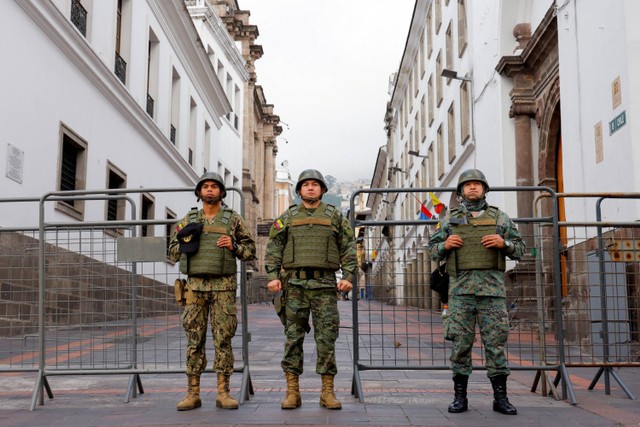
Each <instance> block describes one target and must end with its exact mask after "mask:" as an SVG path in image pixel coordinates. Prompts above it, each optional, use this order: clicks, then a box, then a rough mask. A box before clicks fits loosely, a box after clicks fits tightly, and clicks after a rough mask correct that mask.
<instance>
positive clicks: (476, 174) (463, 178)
mask: <svg viewBox="0 0 640 427" xmlns="http://www.w3.org/2000/svg"><path fill="white" fill-rule="evenodd" d="M469 181H479V182H481V183H482V186H483V187H484V192H485V193H488V192H489V183H488V182H487V178H485V176H484V174H483V173H482V172H480V171H479V170H478V169H467V170H466V171H464V172H462V173H461V174H460V176H459V177H458V187H457V193H458V196H462V186H463V185H464V183H465V182H469Z"/></svg>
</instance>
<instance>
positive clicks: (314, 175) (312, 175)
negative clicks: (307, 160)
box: [296, 169, 329, 194]
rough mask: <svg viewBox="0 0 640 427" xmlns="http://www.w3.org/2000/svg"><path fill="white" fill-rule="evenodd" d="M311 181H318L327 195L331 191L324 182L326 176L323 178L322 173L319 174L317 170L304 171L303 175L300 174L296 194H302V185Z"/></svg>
mask: <svg viewBox="0 0 640 427" xmlns="http://www.w3.org/2000/svg"><path fill="white" fill-rule="evenodd" d="M310 179H315V180H316V181H318V182H319V183H320V187H322V189H323V190H324V192H325V193H326V192H327V191H329V190H328V188H327V184H326V182H325V181H324V176H322V174H321V173H320V172H318V171H317V170H315V169H306V170H303V171H302V173H301V174H300V177H299V178H298V183H297V184H296V194H297V193H298V192H300V187H302V183H303V182H305V181H308V180H310Z"/></svg>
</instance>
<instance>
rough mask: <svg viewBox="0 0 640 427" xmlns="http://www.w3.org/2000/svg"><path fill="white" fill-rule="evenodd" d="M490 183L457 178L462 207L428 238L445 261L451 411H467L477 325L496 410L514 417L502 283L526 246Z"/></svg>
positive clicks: (477, 176) (474, 175) (477, 177)
mask: <svg viewBox="0 0 640 427" xmlns="http://www.w3.org/2000/svg"><path fill="white" fill-rule="evenodd" d="M488 192H489V183H488V182H487V179H486V178H485V176H484V174H483V173H482V172H481V171H479V170H477V169H470V170H467V171H465V172H463V173H462V174H460V177H459V179H458V186H457V194H458V198H459V200H460V202H461V204H460V206H459V207H457V208H453V209H451V211H449V212H448V213H447V214H446V215H445V217H444V218H443V220H442V221H441V222H440V224H439V225H438V229H437V231H436V233H434V234H433V235H432V236H431V238H430V239H429V243H428V249H429V253H430V255H431V258H432V259H434V260H438V261H439V260H442V259H445V258H446V260H447V271H448V273H449V277H450V283H449V317H447V318H446V319H445V324H444V329H445V338H446V339H447V340H449V341H452V342H453V348H452V350H451V358H450V360H451V366H452V370H453V383H454V401H453V402H452V403H451V404H450V405H449V408H448V411H449V412H454V413H457V412H464V411H466V410H467V407H468V403H467V382H468V379H469V375H470V374H471V371H472V364H471V352H472V347H473V341H474V338H475V328H476V321H477V323H478V326H479V328H480V335H481V337H482V342H483V343H484V348H485V353H486V367H487V376H488V377H489V379H490V380H491V385H492V386H493V396H494V401H493V410H494V411H497V412H500V413H503V414H507V415H516V414H517V413H518V411H517V410H516V408H515V407H514V406H513V405H512V404H511V403H509V399H508V398H507V376H508V375H509V373H510V371H509V367H508V366H507V360H506V356H505V353H504V346H505V344H506V342H507V338H508V335H509V322H508V315H507V305H506V290H505V283H504V271H505V256H508V257H509V258H511V259H514V260H518V259H520V258H521V257H522V255H523V254H524V250H525V243H524V241H523V240H522V237H521V236H520V233H519V232H518V229H517V228H516V225H515V224H514V223H513V221H512V220H511V219H510V218H509V217H508V216H507V214H506V213H504V212H502V211H501V210H499V209H498V208H496V207H494V206H490V205H488V204H487V201H486V193H488Z"/></svg>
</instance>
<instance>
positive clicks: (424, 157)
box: [407, 150, 428, 159]
mask: <svg viewBox="0 0 640 427" xmlns="http://www.w3.org/2000/svg"><path fill="white" fill-rule="evenodd" d="M407 154H409V155H410V156H414V157H422V158H423V159H426V158H427V157H428V156H423V155H422V154H420V153H419V152H418V151H415V150H409V151H407Z"/></svg>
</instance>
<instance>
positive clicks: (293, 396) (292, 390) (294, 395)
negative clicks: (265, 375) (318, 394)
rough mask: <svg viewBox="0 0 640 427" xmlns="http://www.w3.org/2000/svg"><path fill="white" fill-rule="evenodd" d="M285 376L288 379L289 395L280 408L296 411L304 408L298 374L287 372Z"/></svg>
mask: <svg viewBox="0 0 640 427" xmlns="http://www.w3.org/2000/svg"><path fill="white" fill-rule="evenodd" d="M284 374H285V376H286V377H287V394H286V395H285V397H284V400H283V401H282V403H281V404H280V407H281V408H282V409H296V408H298V407H300V406H302V398H301V397H300V383H299V381H298V380H299V377H298V374H294V373H293V372H285V373H284Z"/></svg>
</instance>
